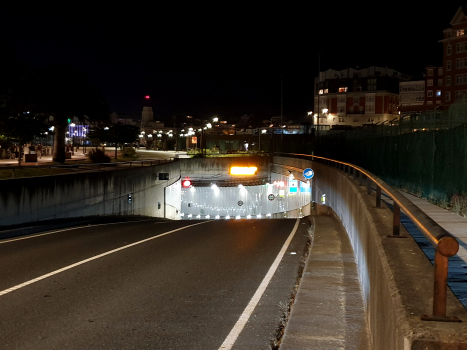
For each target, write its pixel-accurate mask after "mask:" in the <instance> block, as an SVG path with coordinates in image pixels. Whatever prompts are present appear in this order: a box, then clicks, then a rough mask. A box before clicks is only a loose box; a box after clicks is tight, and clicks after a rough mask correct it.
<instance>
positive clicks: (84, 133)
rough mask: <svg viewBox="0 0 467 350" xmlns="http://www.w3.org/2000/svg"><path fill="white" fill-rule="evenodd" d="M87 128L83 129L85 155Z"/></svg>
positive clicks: (84, 150)
mask: <svg viewBox="0 0 467 350" xmlns="http://www.w3.org/2000/svg"><path fill="white" fill-rule="evenodd" d="M86 132H87V130H86V128H83V154H86Z"/></svg>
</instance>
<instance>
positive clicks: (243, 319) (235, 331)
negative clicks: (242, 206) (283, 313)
mask: <svg viewBox="0 0 467 350" xmlns="http://www.w3.org/2000/svg"><path fill="white" fill-rule="evenodd" d="M299 222H300V219H297V222H296V223H295V226H294V228H293V229H292V232H291V233H290V235H289V237H288V238H287V240H286V241H285V243H284V245H283V246H282V249H281V250H280V252H279V254H278V255H277V257H276V260H274V262H273V263H272V265H271V267H270V268H269V271H268V273H267V274H266V276H264V278H263V281H262V282H261V284H260V285H259V287H258V289H257V290H256V292H255V294H254V295H253V297H252V298H251V300H250V302H249V303H248V305H247V306H246V308H245V310H243V313H242V314H241V315H240V318H239V319H238V321H237V323H235V325H234V327H233V328H232V330H231V331H230V333H229V335H228V336H227V338H226V339H225V340H224V342H223V343H222V345H221V347H220V348H219V350H221V349H222V350H229V349H232V346H233V345H234V343H235V342H236V341H237V338H238V336H239V335H240V332H241V331H242V330H243V327H245V325H246V323H247V322H248V319H249V318H250V316H251V314H252V313H253V311H254V309H255V307H256V305H257V304H258V303H259V300H260V299H261V297H262V296H263V293H264V291H265V290H266V287H267V286H268V284H269V282H270V281H271V279H272V276H273V275H274V273H275V272H276V270H277V268H278V267H279V264H280V262H281V260H282V257H283V256H284V254H285V252H286V250H287V248H288V247H289V245H290V242H291V241H292V238H293V236H294V235H295V232H296V231H297V228H298V223H299Z"/></svg>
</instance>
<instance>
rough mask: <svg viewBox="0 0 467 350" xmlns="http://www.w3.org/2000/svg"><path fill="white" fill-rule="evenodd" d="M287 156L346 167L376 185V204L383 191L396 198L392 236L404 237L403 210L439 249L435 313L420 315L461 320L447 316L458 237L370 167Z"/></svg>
mask: <svg viewBox="0 0 467 350" xmlns="http://www.w3.org/2000/svg"><path fill="white" fill-rule="evenodd" d="M279 155H281V156H286V157H294V158H302V159H309V160H311V161H316V162H319V163H322V164H325V165H328V166H331V167H334V168H336V169H337V170H340V171H343V172H345V173H346V174H348V175H349V176H352V178H353V179H354V180H356V181H357V182H358V184H359V185H360V186H364V185H366V188H367V193H368V194H369V195H370V194H373V186H374V187H375V191H374V192H375V195H376V196H375V204H376V207H377V208H380V207H381V193H382V192H384V194H385V195H387V196H388V197H389V198H391V199H392V201H393V220H392V222H393V224H392V235H389V236H388V237H391V238H405V237H404V236H402V235H401V234H400V213H401V210H402V211H403V212H404V213H405V214H406V215H407V216H408V217H409V218H410V220H412V222H413V223H414V224H415V225H416V226H417V228H418V229H419V230H420V232H422V233H423V235H424V236H425V237H426V238H427V239H428V240H429V241H430V243H431V244H432V245H433V247H434V248H435V250H436V253H435V261H434V267H435V268H434V292H433V315H431V316H426V315H423V316H421V318H422V320H424V321H442V322H460V320H459V319H458V318H457V317H447V316H446V307H447V279H448V263H449V257H452V256H454V255H456V254H457V252H458V250H459V243H458V242H457V240H456V238H455V237H454V236H453V235H451V234H450V233H449V232H448V231H446V230H445V229H444V228H442V227H441V226H440V225H438V224H437V223H436V222H435V221H434V220H433V219H431V218H430V217H429V216H428V215H427V214H425V213H424V212H423V211H422V210H420V209H419V208H418V207H417V206H416V205H415V204H413V203H412V202H411V201H410V200H409V199H407V198H405V197H404V196H403V195H402V194H401V193H399V191H397V190H395V189H393V188H392V187H391V186H390V185H388V184H387V183H386V182H384V181H383V180H381V179H380V178H379V177H377V176H375V175H374V174H372V173H370V172H369V171H367V170H365V169H363V168H360V167H358V166H356V165H354V164H351V163H346V162H341V161H338V160H334V159H329V158H324V157H318V156H314V155H306V154H291V153H286V154H279Z"/></svg>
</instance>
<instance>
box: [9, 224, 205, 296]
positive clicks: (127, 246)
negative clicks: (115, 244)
mask: <svg viewBox="0 0 467 350" xmlns="http://www.w3.org/2000/svg"><path fill="white" fill-rule="evenodd" d="M207 222H209V221H203V222H199V223H197V224H193V225H189V226H184V227H181V228H178V229H176V230H172V231H169V232H165V233H162V234H160V235H158V236H154V237H150V238H146V239H143V240H142V241H138V242H135V243H131V244H128V245H125V246H123V247H120V248H117V249H113V250H110V251H108V252H106V253H102V254H99V255H96V256H93V257H92V258H89V259H85V260H82V261H79V262H77V263H74V264H71V265H68V266H66V267H64V268H61V269H58V270H55V271H52V272H50V273H47V274H45V275H42V276H39V277H37V278H34V279H32V280H29V281H27V282H24V283H21V284H18V285H16V286H13V287H11V288H8V289H5V290H2V291H0V296H2V295H5V294H8V293H10V292H13V291H15V290H17V289H20V288H23V287H25V286H28V285H30V284H32V283H34V282H38V281H41V280H43V279H45V278H47V277H50V276H53V275H56V274H58V273H60V272H63V271H66V270H70V269H72V268H73V267H76V266H79V265H83V264H85V263H87V262H90V261H93V260H96V259H99V258H102V257H104V256H106V255H110V254H113V253H116V252H118V251H120V250H123V249H127V248H130V247H133V246H135V245H138V244H141V243H145V242H148V241H151V240H153V239H156V238H160V237H163V236H166V235H168V234H171V233H174V232H177V231H180V230H183V229H186V228H188V227H192V226H196V225H201V224H205V223H207Z"/></svg>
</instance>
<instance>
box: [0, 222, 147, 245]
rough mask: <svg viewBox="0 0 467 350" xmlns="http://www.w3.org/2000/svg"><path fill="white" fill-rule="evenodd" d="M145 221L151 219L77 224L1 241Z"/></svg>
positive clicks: (13, 240) (1, 242)
mask: <svg viewBox="0 0 467 350" xmlns="http://www.w3.org/2000/svg"><path fill="white" fill-rule="evenodd" d="M145 221H150V220H138V221H120V222H109V223H107V224H94V225H83V226H75V227H69V228H64V229H62V230H56V231H50V232H45V233H38V234H36V235H35V234H31V235H25V236H22V237H18V238H12V239H8V240H2V241H0V244H5V243H11V242H16V241H21V240H23V239H30V238H36V237H40V236H47V235H52V234H54V233H59V232H65V231H72V230H79V229H81V228H88V227H97V226H104V225H117V224H129V223H135V222H145Z"/></svg>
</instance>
